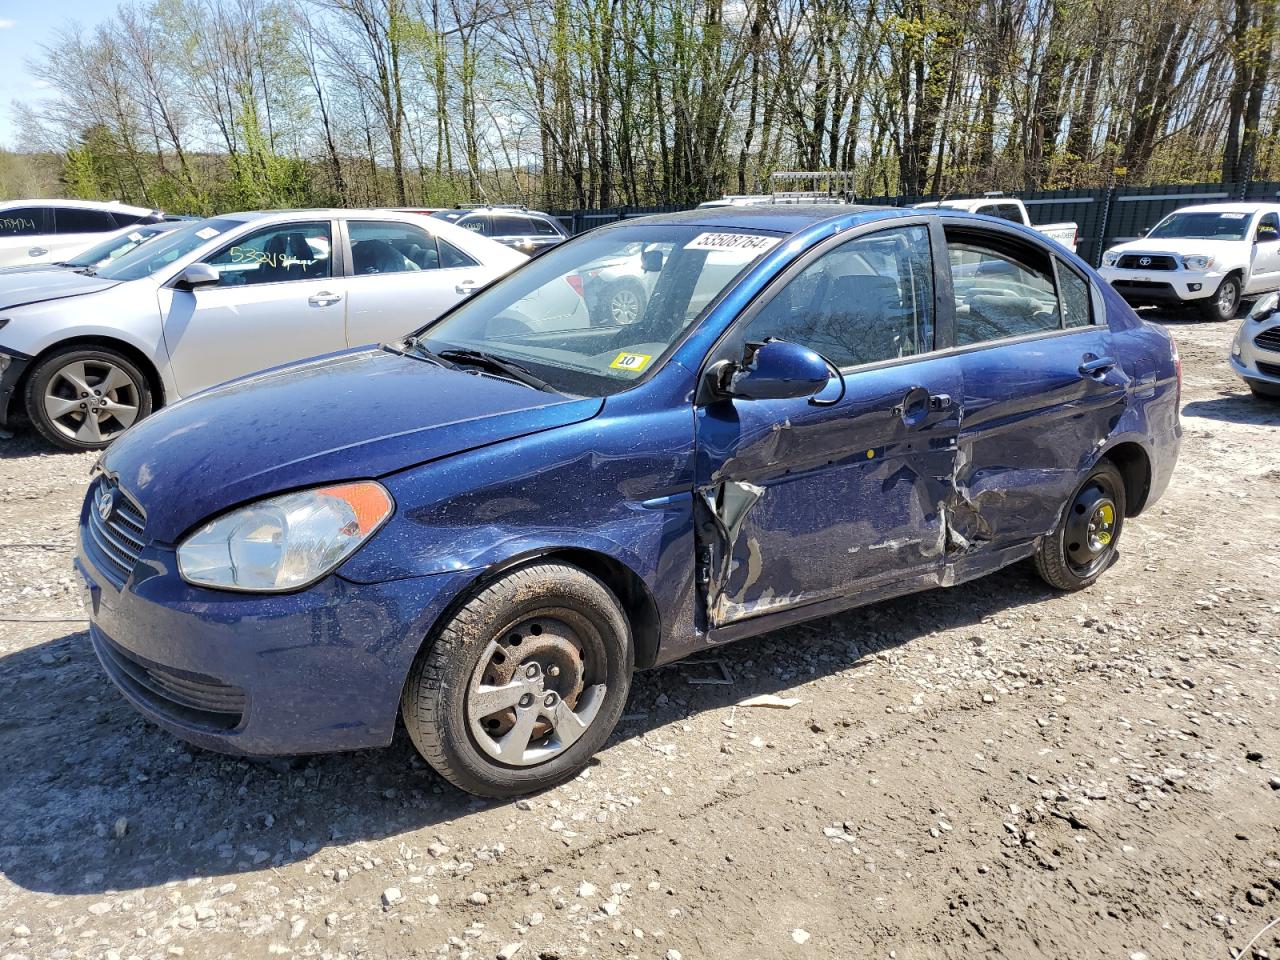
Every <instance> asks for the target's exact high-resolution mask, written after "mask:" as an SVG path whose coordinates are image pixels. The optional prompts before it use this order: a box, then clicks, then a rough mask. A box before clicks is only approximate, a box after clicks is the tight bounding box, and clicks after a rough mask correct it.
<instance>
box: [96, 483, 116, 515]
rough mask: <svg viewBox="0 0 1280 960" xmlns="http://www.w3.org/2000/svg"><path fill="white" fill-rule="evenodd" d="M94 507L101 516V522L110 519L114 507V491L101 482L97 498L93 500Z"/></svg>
mask: <svg viewBox="0 0 1280 960" xmlns="http://www.w3.org/2000/svg"><path fill="white" fill-rule="evenodd" d="M93 505H94V509H96V510H97V511H98V516H99V517H101V518H102V522H103V523H106V522H107V521H108V520H110V519H111V514H112V513H114V512H115V509H116V493H115V490H113V489H112V488H111V487H109V486H107V485H106V484H103V486H102V489H101V490H99V491H98V496H97V499H96V500H95V501H94V504H93Z"/></svg>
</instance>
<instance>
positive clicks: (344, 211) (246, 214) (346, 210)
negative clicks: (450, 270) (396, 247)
mask: <svg viewBox="0 0 1280 960" xmlns="http://www.w3.org/2000/svg"><path fill="white" fill-rule="evenodd" d="M424 216H426V215H425V214H422V213H417V212H415V211H413V210H397V209H394V208H391V207H299V208H296V209H288V210H237V211H236V212H235V213H220V214H217V215H215V216H213V217H210V218H209V219H210V220H240V221H243V222H245V223H250V222H253V221H256V220H288V219H292V218H295V217H297V218H308V217H328V218H332V217H346V218H347V219H350V218H352V217H390V218H391V219H392V220H406V221H408V222H410V223H413V222H419V221H421V220H422V219H423V217H424Z"/></svg>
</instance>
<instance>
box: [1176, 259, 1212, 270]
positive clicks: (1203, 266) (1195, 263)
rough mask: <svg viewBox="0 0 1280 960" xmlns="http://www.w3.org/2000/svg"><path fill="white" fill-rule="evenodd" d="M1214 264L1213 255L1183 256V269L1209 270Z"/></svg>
mask: <svg viewBox="0 0 1280 960" xmlns="http://www.w3.org/2000/svg"><path fill="white" fill-rule="evenodd" d="M1212 266H1213V257H1183V258H1182V269H1183V270H1208V269H1209V268H1210V267H1212Z"/></svg>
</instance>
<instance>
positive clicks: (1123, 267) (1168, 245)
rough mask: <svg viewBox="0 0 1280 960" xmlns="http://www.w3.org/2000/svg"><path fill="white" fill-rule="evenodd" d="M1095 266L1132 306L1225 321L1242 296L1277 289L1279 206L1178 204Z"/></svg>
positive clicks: (1279, 273)
mask: <svg viewBox="0 0 1280 960" xmlns="http://www.w3.org/2000/svg"><path fill="white" fill-rule="evenodd" d="M1098 272H1099V273H1101V274H1102V276H1103V277H1105V278H1106V279H1107V281H1108V282H1109V283H1110V284H1111V286H1113V287H1115V289H1116V291H1117V292H1118V293H1119V294H1120V296H1122V297H1124V298H1125V300H1127V301H1129V303H1130V304H1132V305H1133V306H1135V307H1138V306H1178V305H1182V304H1185V305H1186V306H1189V307H1193V308H1195V309H1196V310H1197V311H1199V313H1200V315H1201V316H1203V317H1204V318H1205V319H1207V320H1219V321H1223V320H1230V319H1231V318H1233V317H1234V316H1235V315H1236V312H1237V311H1238V310H1239V309H1240V301H1241V300H1249V299H1254V298H1256V297H1259V296H1261V295H1262V294H1265V293H1269V292H1271V291H1272V290H1277V289H1280V204H1275V203H1205V204H1200V205H1198V206H1194V207H1181V208H1180V209H1178V210H1175V211H1173V213H1171V214H1169V215H1168V216H1167V217H1165V218H1164V219H1163V220H1161V221H1160V222H1159V223H1157V224H1156V225H1155V226H1154V227H1152V228H1151V229H1150V230H1148V231H1147V232H1146V233H1145V234H1144V235H1143V236H1142V237H1140V238H1139V239H1137V240H1130V241H1129V242H1127V243H1120V244H1117V245H1116V246H1114V247H1112V248H1110V249H1109V250H1107V251H1106V252H1105V253H1103V255H1102V267H1101V269H1100V270H1099V271H1098Z"/></svg>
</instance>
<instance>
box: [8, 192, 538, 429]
mask: <svg viewBox="0 0 1280 960" xmlns="http://www.w3.org/2000/svg"><path fill="white" fill-rule="evenodd" d="M526 259H527V258H526V257H525V256H524V255H522V254H520V253H518V252H516V251H514V250H510V249H508V248H507V247H504V246H502V245H501V244H497V243H494V242H493V241H492V240H488V239H486V238H484V237H481V236H478V235H476V234H473V233H470V232H468V231H466V230H462V229H459V228H457V227H454V226H451V225H450V224H447V223H443V222H440V221H436V220H430V219H428V218H425V217H418V216H414V215H412V214H401V213H391V212H388V211H385V210H368V211H364V210H293V211H276V212H268V213H238V214H230V215H227V216H225V217H217V218H215V219H211V220H205V221H201V222H197V223H190V224H184V225H179V227H178V229H176V230H173V231H171V232H169V233H167V234H166V235H164V236H162V237H158V238H156V239H154V240H151V241H150V242H148V243H144V244H142V245H141V246H139V247H137V249H135V250H132V251H130V252H129V253H126V254H124V255H123V256H121V257H119V258H118V259H116V260H112V261H111V262H109V263H108V264H106V265H105V266H102V267H99V268H98V269H97V270H96V271H95V272H93V273H85V272H73V271H63V272H60V273H59V274H57V275H56V276H53V275H50V274H28V275H25V276H20V277H13V278H11V279H10V281H9V282H6V283H5V284H3V285H0V311H2V312H0V316H3V318H4V319H2V320H0V426H3V425H4V423H5V421H6V419H7V416H8V410H9V406H10V400H11V398H12V397H13V396H14V395H15V393H16V394H18V395H20V396H21V398H22V402H23V404H24V405H25V408H26V412H27V416H28V417H29V418H30V420H31V422H32V424H33V425H34V426H35V427H36V429H37V430H39V431H40V433H42V434H43V435H44V436H45V437H47V438H48V439H49V440H51V441H52V442H53V443H55V444H57V445H58V446H61V447H64V448H66V449H69V450H93V449H99V448H101V447H104V446H106V445H107V444H108V443H110V442H111V441H112V440H114V439H115V438H116V437H117V436H119V435H120V434H121V433H122V432H123V431H124V430H125V429H127V428H128V427H129V426H130V425H132V424H133V423H134V422H135V421H137V420H140V419H142V418H143V417H145V416H147V415H148V414H149V413H151V412H152V410H154V409H155V408H156V407H159V406H161V405H163V404H167V403H171V402H173V401H174V400H177V399H179V398H181V397H186V396H190V395H191V394H193V393H195V392H197V391H199V390H203V389H204V388H205V387H208V386H211V385H213V384H215V383H221V382H222V381H224V380H230V379H232V378H234V377H239V376H241V375H242V374H245V373H250V372H252V371H255V370H261V369H263V368H266V367H272V366H276V365H278V364H281V363H287V362H289V361H291V360H299V359H302V358H303V357H310V356H314V355H316V354H321V353H331V352H333V351H334V350H342V349H345V348H346V347H348V346H354V345H356V344H361V343H376V342H378V341H382V340H388V339H397V338H400V337H403V336H404V333H405V331H407V330H410V329H413V328H415V327H417V326H419V325H421V324H422V323H423V322H425V321H427V320H431V319H433V318H435V317H438V316H439V315H440V314H441V313H443V312H444V311H445V310H447V309H448V308H449V307H451V306H453V305H454V304H455V303H457V302H458V301H459V300H461V299H463V298H464V297H466V296H468V295H469V294H470V293H471V292H473V291H474V290H476V289H478V288H479V287H481V286H484V285H485V284H487V283H488V282H489V281H491V280H493V279H494V278H495V277H497V276H500V275H501V274H503V273H506V272H507V271H508V270H511V269H512V268H513V267H515V266H517V265H519V264H520V263H523V262H524V261H525V260H526Z"/></svg>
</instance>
